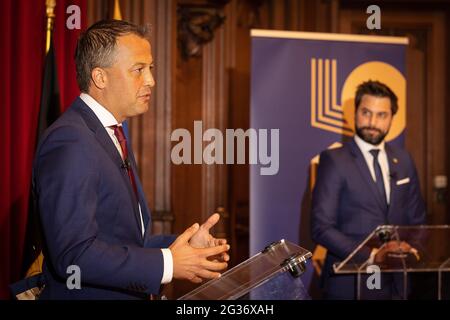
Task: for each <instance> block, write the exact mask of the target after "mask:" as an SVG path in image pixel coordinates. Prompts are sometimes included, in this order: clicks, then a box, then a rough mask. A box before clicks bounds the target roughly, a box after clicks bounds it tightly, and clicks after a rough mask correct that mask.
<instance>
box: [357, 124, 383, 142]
mask: <svg viewBox="0 0 450 320" xmlns="http://www.w3.org/2000/svg"><path fill="white" fill-rule="evenodd" d="M365 129H373V130H377V131H378V133H379V134H378V135H374V136H372V135H370V134H368V133H365V132H364V130H365ZM356 134H357V135H358V137H360V138H361V139H363V140H364V141H365V142H367V143H370V144H372V145H374V146H377V145H379V144H380V143H381V142H382V141H383V140H384V138H385V137H386V136H387V134H388V133H387V132H382V131H381V130H379V129H377V128H371V127H361V128H358V127H356Z"/></svg>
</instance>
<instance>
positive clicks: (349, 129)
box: [311, 58, 406, 141]
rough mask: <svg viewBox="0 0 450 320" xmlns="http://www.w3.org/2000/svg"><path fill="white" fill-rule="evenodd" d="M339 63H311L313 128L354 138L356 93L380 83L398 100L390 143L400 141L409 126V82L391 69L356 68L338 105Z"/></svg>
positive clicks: (384, 65) (368, 65) (387, 66)
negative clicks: (372, 82) (367, 84)
mask: <svg viewBox="0 0 450 320" xmlns="http://www.w3.org/2000/svg"><path fill="white" fill-rule="evenodd" d="M336 78H337V61H336V59H332V60H330V59H316V58H312V59H311V126H313V127H315V128H319V129H322V130H326V131H329V132H334V133H338V134H342V135H345V136H353V134H354V128H355V104H354V98H355V92H356V88H357V86H358V85H359V84H361V83H362V82H364V81H368V80H378V81H380V82H383V83H385V84H386V85H387V86H389V87H390V88H391V89H392V91H394V93H395V94H396V95H397V97H398V112H397V114H396V115H395V117H394V119H393V122H392V126H391V130H390V131H389V134H388V135H387V137H386V140H387V141H390V140H393V139H395V138H396V137H398V136H399V135H400V134H401V133H402V132H403V130H404V129H405V126H406V80H405V77H404V76H403V75H402V74H401V73H400V72H399V71H398V70H397V69H396V68H395V67H393V66H392V65H390V64H387V63H385V62H381V61H370V62H366V63H363V64H361V65H359V66H357V67H356V68H355V69H353V71H352V72H351V73H350V74H349V75H348V77H347V79H346V80H345V82H344V85H343V86H342V90H341V101H340V104H338V102H337V90H338V88H337V81H336Z"/></svg>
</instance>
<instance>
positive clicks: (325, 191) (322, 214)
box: [311, 151, 370, 260]
mask: <svg viewBox="0 0 450 320" xmlns="http://www.w3.org/2000/svg"><path fill="white" fill-rule="evenodd" d="M344 183H345V180H344V178H343V177H342V176H341V173H340V172H339V170H338V168H337V165H336V164H335V162H334V161H333V159H332V157H331V156H330V154H329V152H327V151H324V152H322V153H321V155H320V162H319V167H318V171H317V181H316V185H315V188H314V191H313V196H312V219H311V222H312V237H313V240H314V241H315V242H316V243H318V244H320V245H322V246H324V247H325V248H327V250H329V251H330V253H332V254H334V255H335V256H337V257H339V258H341V259H345V258H346V257H347V256H348V255H349V254H350V253H351V252H352V251H353V250H354V249H355V248H356V247H357V246H358V245H359V242H357V241H355V240H353V239H352V238H350V237H348V236H347V235H345V234H344V233H342V232H341V231H339V230H338V228H337V225H338V211H339V201H340V196H341V193H342V190H343V187H344ZM369 256H370V249H369V248H364V251H363V252H362V256H361V257H360V258H361V259H364V260H366V259H368V258H369Z"/></svg>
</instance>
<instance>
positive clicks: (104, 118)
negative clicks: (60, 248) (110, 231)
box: [80, 93, 173, 284]
mask: <svg viewBox="0 0 450 320" xmlns="http://www.w3.org/2000/svg"><path fill="white" fill-rule="evenodd" d="M80 98H81V100H83V101H84V103H86V104H87V106H88V107H89V108H90V109H91V110H92V111H93V112H94V113H95V115H96V116H97V118H98V119H99V120H100V122H101V123H102V125H103V127H105V129H106V132H108V135H109V137H110V138H111V140H112V142H113V143H114V145H115V146H116V149H117V151H118V152H119V154H120V157H121V158H122V159H123V154H122V147H121V146H120V143H119V140H118V139H117V137H116V135H115V134H114V129H113V128H112V126H116V125H118V126H121V125H122V124H121V123H118V122H117V119H116V118H114V116H113V114H112V113H111V112H109V111H108V110H107V109H106V108H105V107H103V106H102V105H101V104H100V103H98V102H97V101H96V100H95V99H94V98H92V97H91V96H90V95H88V94H86V93H81V94H80ZM138 206H139V214H140V218H141V219H140V220H141V232H142V236H144V234H145V227H144V220H143V218H142V210H141V205H140V203H138ZM161 251H162V254H163V259H164V273H163V277H162V280H161V283H162V284H166V283H169V282H170V281H172V277H173V257H172V252H171V251H170V249H167V248H166V249H161Z"/></svg>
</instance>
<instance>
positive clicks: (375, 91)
mask: <svg viewBox="0 0 450 320" xmlns="http://www.w3.org/2000/svg"><path fill="white" fill-rule="evenodd" d="M365 94H367V95H369V96H375V97H387V98H389V99H390V100H391V111H392V115H394V114H396V113H397V111H398V103H397V100H398V99H397V96H396V95H395V93H394V92H393V91H392V90H391V89H390V88H389V87H388V86H387V85H385V84H384V83H382V82H379V81H372V80H369V81H366V82H363V83H361V84H360V85H359V86H358V89H357V90H356V95H355V112H356V111H357V110H358V107H359V104H360V103H361V100H362V97H363V96H364V95H365Z"/></svg>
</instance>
